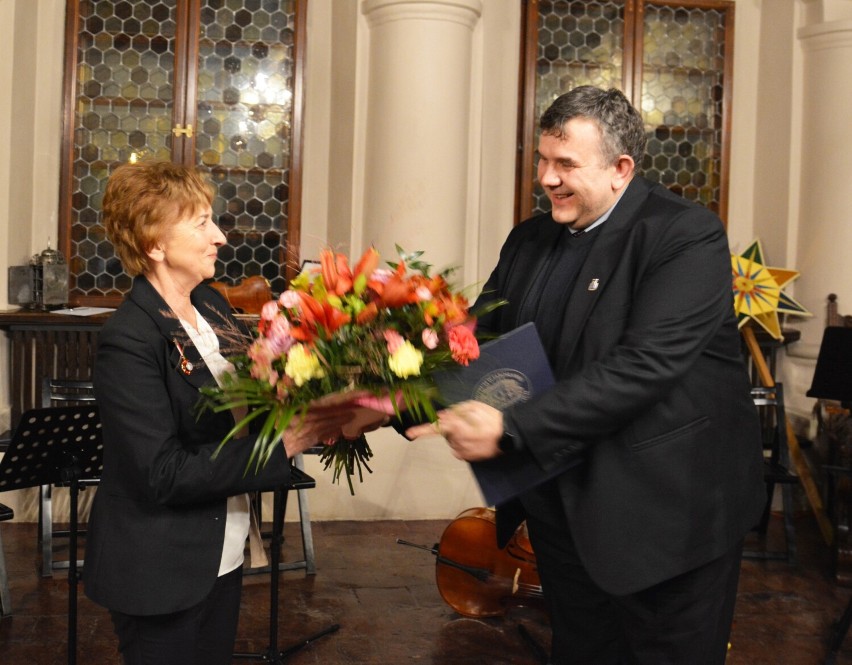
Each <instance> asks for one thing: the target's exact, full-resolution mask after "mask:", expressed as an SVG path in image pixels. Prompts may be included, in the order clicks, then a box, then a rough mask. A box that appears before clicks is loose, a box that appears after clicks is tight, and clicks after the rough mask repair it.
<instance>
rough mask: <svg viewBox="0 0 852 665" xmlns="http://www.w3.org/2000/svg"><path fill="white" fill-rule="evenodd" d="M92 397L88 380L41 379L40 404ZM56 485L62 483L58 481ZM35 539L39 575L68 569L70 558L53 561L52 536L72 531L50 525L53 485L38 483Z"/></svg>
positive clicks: (87, 481)
mask: <svg viewBox="0 0 852 665" xmlns="http://www.w3.org/2000/svg"><path fill="white" fill-rule="evenodd" d="M94 401H95V394H94V388H93V386H92V382H91V381H80V380H74V379H52V378H49V377H46V378H44V379H43V380H42V386H41V405H42V408H45V409H47V408H51V407H57V406H81V405H85V404H89V403H92V402H94ZM99 482H100V478H81V479H79V487H80V489H81V490H84V489H85V488H86V487H91V486H95V485H98V483H99ZM57 486H59V487H61V486H62V484H59V485H57ZM38 524H39V530H38V543H39V547H40V548H41V575H42V577H51V576H52V575H53V571H54V570H64V569H67V568H68V566H69V564H70V562H69V561H54V559H53V545H54V542H53V539H54V538H68V537H69V536H70V535H71V534H70V532H69V530H68V529H55V528H54V527H53V485H42V486H41V487H39V510H38ZM77 534H78V535H82V534H85V530H78V531H77ZM77 565H78V566H82V565H83V561H82V559H80V560H78V561H77Z"/></svg>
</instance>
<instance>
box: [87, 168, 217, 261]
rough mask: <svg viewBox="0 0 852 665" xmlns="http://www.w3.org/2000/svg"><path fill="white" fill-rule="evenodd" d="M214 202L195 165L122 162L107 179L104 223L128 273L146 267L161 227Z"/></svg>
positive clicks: (205, 181)
mask: <svg viewBox="0 0 852 665" xmlns="http://www.w3.org/2000/svg"><path fill="white" fill-rule="evenodd" d="M212 201H213V186H212V184H211V183H210V181H209V180H207V178H206V177H205V176H204V175H203V174H202V173H201V172H200V171H199V170H198V169H196V168H194V167H188V166H181V165H180V164H173V163H172V162H165V161H141V162H137V163H135V164H130V163H128V164H122V165H121V166H119V167H118V168H117V169H116V170H115V171H113V173H112V175H110V177H109V181H108V182H107V186H106V191H104V197H103V206H102V211H103V225H104V228H105V229H106V233H107V237H108V238H109V240H110V242H112V244H113V246H114V247H115V251H116V253H117V254H118V258H119V259H121V264H122V266H123V267H124V270H125V272H126V273H127V274H129V275H131V276H135V275H139V274H141V273H144V272H146V271H147V270H148V268H149V262H148V252H149V251H150V250H151V249H152V248H153V247H154V246H155V245H156V244H157V242H158V241H159V240H160V239H161V238H162V237H163V234H164V232H165V229H166V228H167V227H168V226H169V225H171V224H174V223H176V222H178V221H180V220H181V219H183V218H184V217H186V216H188V215H192V214H193V213H195V212H196V211H197V210H199V209H201V208H205V207H207V206H209V205H210V204H211V202H212Z"/></svg>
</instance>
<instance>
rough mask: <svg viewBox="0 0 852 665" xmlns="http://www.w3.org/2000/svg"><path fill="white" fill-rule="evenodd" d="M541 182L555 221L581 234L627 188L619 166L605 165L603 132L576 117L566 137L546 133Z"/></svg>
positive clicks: (540, 145) (540, 161) (540, 158)
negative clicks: (602, 145)
mask: <svg viewBox="0 0 852 665" xmlns="http://www.w3.org/2000/svg"><path fill="white" fill-rule="evenodd" d="M538 181H539V183H540V184H541V186H542V187H543V188H544V191H545V192H547V196H548V198H549V199H550V203H551V206H552V215H553V219H554V221H556V222H559V223H562V224H567V225H568V227H569V228H570V229H571V230H572V231H580V230H582V229H584V228H586V227H587V226H589V225H590V224H592V222H594V221H595V220H596V219H597V218H598V217H600V216H601V215H603V214H604V213H605V212H606V211H607V210H609V208H610V207H611V206H612V205H613V204H614V203H615V201H616V199H617V198H618V195H619V193H620V192H621V189H623V187H624V186H625V185H626V183H625V182H624V178H623V176H622V175H621V174H620V171H619V169H618V168H617V167H616V165H605V164H604V159H603V155H602V151H601V134H600V130H599V129H598V127H597V124H595V123H594V122H593V121H591V120H588V119H586V118H572V119H571V120H569V121H568V122H566V123H565V125H564V126H563V132H562V136H560V137H558V138H557V137H555V136H552V135H550V134H542V136H541V139H540V140H539V143H538Z"/></svg>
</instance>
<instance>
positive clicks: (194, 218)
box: [158, 205, 225, 289]
mask: <svg viewBox="0 0 852 665" xmlns="http://www.w3.org/2000/svg"><path fill="white" fill-rule="evenodd" d="M224 244H225V235H224V234H223V233H222V231H220V230H219V227H218V226H217V225H216V223H215V222H214V221H213V211H212V210H211V208H210V206H209V205H205V206H204V207H203V208H200V209H198V210H196V211H195V213H194V214H192V215H189V216H187V217H185V218H183V219H180V220H179V221H177V222H176V223H174V224H172V225H171V226H169V227H168V228H167V230H166V233H165V236H164V237H163V238H162V239H161V240H160V242H159V244H158V249H159V251H160V252H161V257H162V258H161V260H162V268H163V269H165V270H166V271H167V272H168V273H169V274H170V275H171V277H172V278H173V279H174V280H175V281H176V282H178V283H180V284H182V285H183V286H185V287H187V288H189V289H192V288H195V287H196V286H197V285H198V284H200V283H201V282H202V281H204V280H205V279H210V278H211V277H213V274H214V272H215V266H216V255H217V253H218V251H219V247H221V246H222V245H224Z"/></svg>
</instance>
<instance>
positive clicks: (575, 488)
mask: <svg viewBox="0 0 852 665" xmlns="http://www.w3.org/2000/svg"><path fill="white" fill-rule="evenodd" d="M557 227H558V225H557V224H555V223H554V222H553V220H552V219H551V218H550V215H549V214H545V215H540V216H538V217H535V218H532V219H530V220H528V221H526V222H524V223H522V224H519V225H518V226H517V227H515V228H514V229H513V230H512V232H511V233H510V235H509V237H508V238H507V240H506V242H505V244H504V246H503V248H502V250H501V253H500V259H499V262H498V264H497V266H496V268H495V269H494V271H493V273H492V274H491V276H490V278H489V279H488V281H487V283H486V285H485V287H484V289H483V292H482V294H481V296H480V299H479V300H480V302H485V301H487V300H491V299H494V298H505V299H506V300H508V305H506V306H504V307H500V308H498V309H496V310H494V311H493V312H491V313H490V314H488V315H486V316H484V317H483V318H482V319H481V321H480V325H481V326H482V328H484V329H486V330H491V331H494V332H499V333H503V332H506V331H508V330H511V329H513V328H515V327H517V326H518V325H520V324H522V323H524V322H525V321H521V320H519V317H518V311H519V308H520V305H521V304H522V302H523V299H524V295H525V292H526V289H527V288H528V285H529V283H530V281H531V280H532V278H533V276H534V273H535V271H536V269H537V267H538V266H539V265H540V261H541V259H542V257H544V256H546V255H547V252H548V250H549V249H550V247H551V246H552V244H553V235H554V234H555V232H556V229H557ZM596 233H598V234H599V235H598V237H597V238H596V239H595V241H594V244H593V245H592V247H591V249H590V252H589V254H588V257H587V259H586V261H585V263H584V264H583V267H582V269H581V271H580V273H579V276H578V278H577V280H576V283H575V285H574V288H573V290H572V291H571V293H570V294H566V297H568V303H567V307H566V309H565V313H564V318H563V319H562V321H561V326H562V327H561V340H562V343H561V344H560V345H558V346H559V348H558V349H557V350H555V351H554V352H553V353H552V354H551V358H550V361H551V364H552V366H553V368H554V373H555V375H556V378H557V384H556V386H555V387H554V388H553V389H551V390H549V391H548V392H546V393H544V394H542V395H540V396H537V397H536V398H534V399H533V400H531V401H529V402H527V403H525V404H522V405H518V406H515V407H513V408H511V409H510V410H509V411H508V412H507V414H506V418H507V421H508V422H509V423H510V425H511V426H512V427H513V428H514V429H515V430H516V431H517V433H518V434H519V436H520V439H521V440H522V442H523V443H524V445H525V446H526V447H527V448H528V449H529V450H530V451H531V453H532V454H533V456H534V457H535V458H536V459H537V461H538V462H539V463H540V464H541V466H542V467H543V468H545V469H548V468H550V467H551V466H552V465H554V464H556V463H558V462H559V460H560V459H562V458H563V457H564V456H580V457H581V459H582V463H580V464H579V465H577V466H575V467H573V468H572V469H570V470H569V471H568V472H566V473H564V474H563V475H561V476H560V477H559V479H558V481H557V485H558V491H559V495H560V496H561V500H562V506H561V507H562V509H564V513H565V516H566V517H567V522H568V524H569V528H570V531H571V535H572V537H573V538H574V541H575V543H576V547H577V550H578V553H579V555H580V557H581V560H582V561H583V564H584V565H585V567H586V568H587V570H588V572H589V574H590V575H591V576H592V578H593V579H594V580H595V582H596V583H597V584H598V585H599V586H600V587H601V588H603V589H604V590H606V591H608V592H610V593H613V594H617V595H621V594H626V593H631V592H634V591H638V590H640V589H644V588H647V587H649V586H651V585H653V584H656V583H658V582H660V581H663V580H666V579H670V578H672V577H674V576H676V575H678V574H680V573H682V572H686V571H688V570H691V569H693V568H695V567H697V566H699V565H701V564H703V563H706V562H708V561H710V560H711V559H713V558H716V557H718V556H720V555H722V554H723V553H725V552H727V551H728V550H729V549H730V548H732V547H733V546H734V545H735V544H736V543H737V542H738V541H739V540H740V539H741V538H742V537H743V535H744V534H745V533H746V532H747V531H748V530H749V529H750V528H752V527H753V525H754V524H755V523H756V522H757V519H758V516H759V514H760V512H761V510H762V507H763V505H764V502H765V500H766V492H765V486H764V485H763V482H762V449H761V443H760V436H759V431H758V421H757V414H756V410H755V407H754V405H753V402H752V401H751V398H750V395H749V380H748V376H747V373H746V369H745V365H744V363H743V360H742V358H741V344H740V335H739V333H738V329H737V322H736V319H735V315H734V309H733V299H732V289H731V267H730V250H729V247H728V242H727V236H726V234H725V231H724V228H723V226H722V224H721V222H720V220H719V219H718V218H717V217H716V216H715V215H714V214H712V213H711V212H710V211H708V210H706V209H705V208H703V207H701V206H698V205H695V204H692V203H690V202H688V201H686V200H685V199H683V198H681V197H678V196H676V195H674V194H672V193H670V192H669V191H668V190H667V189H665V188H664V187H662V186H659V185H654V184H651V183H650V182H648V181H647V180H645V179H644V178H641V177H639V176H636V177H634V179H633V180H632V182H631V183H630V185H629V186H628V188H627V190H626V191H625V193H624V194H623V196H622V198H621V200H620V201H619V202H618V204H617V205H616V207H615V208H614V210H613V211H612V214H611V216H610V217H609V219H608V220H607V221H606V222H604V223H603V224H602V226H601V227H600V228H599V229H597V230H596ZM558 315H559V316H562V312H561V311H560V312H558ZM497 512H498V528H499V532H500V536H501V538H503V539H505V538H506V537H507V536H508V535H510V534H511V533H512V532H513V530H514V528H515V526H516V525H517V524H518V523H519V520H521V519H523V517H524V512H523V509H522V507H521V506H520V504H519V502H515V503H510V504H507V505H505V506H502V507H499V508H498V511H497Z"/></svg>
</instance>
